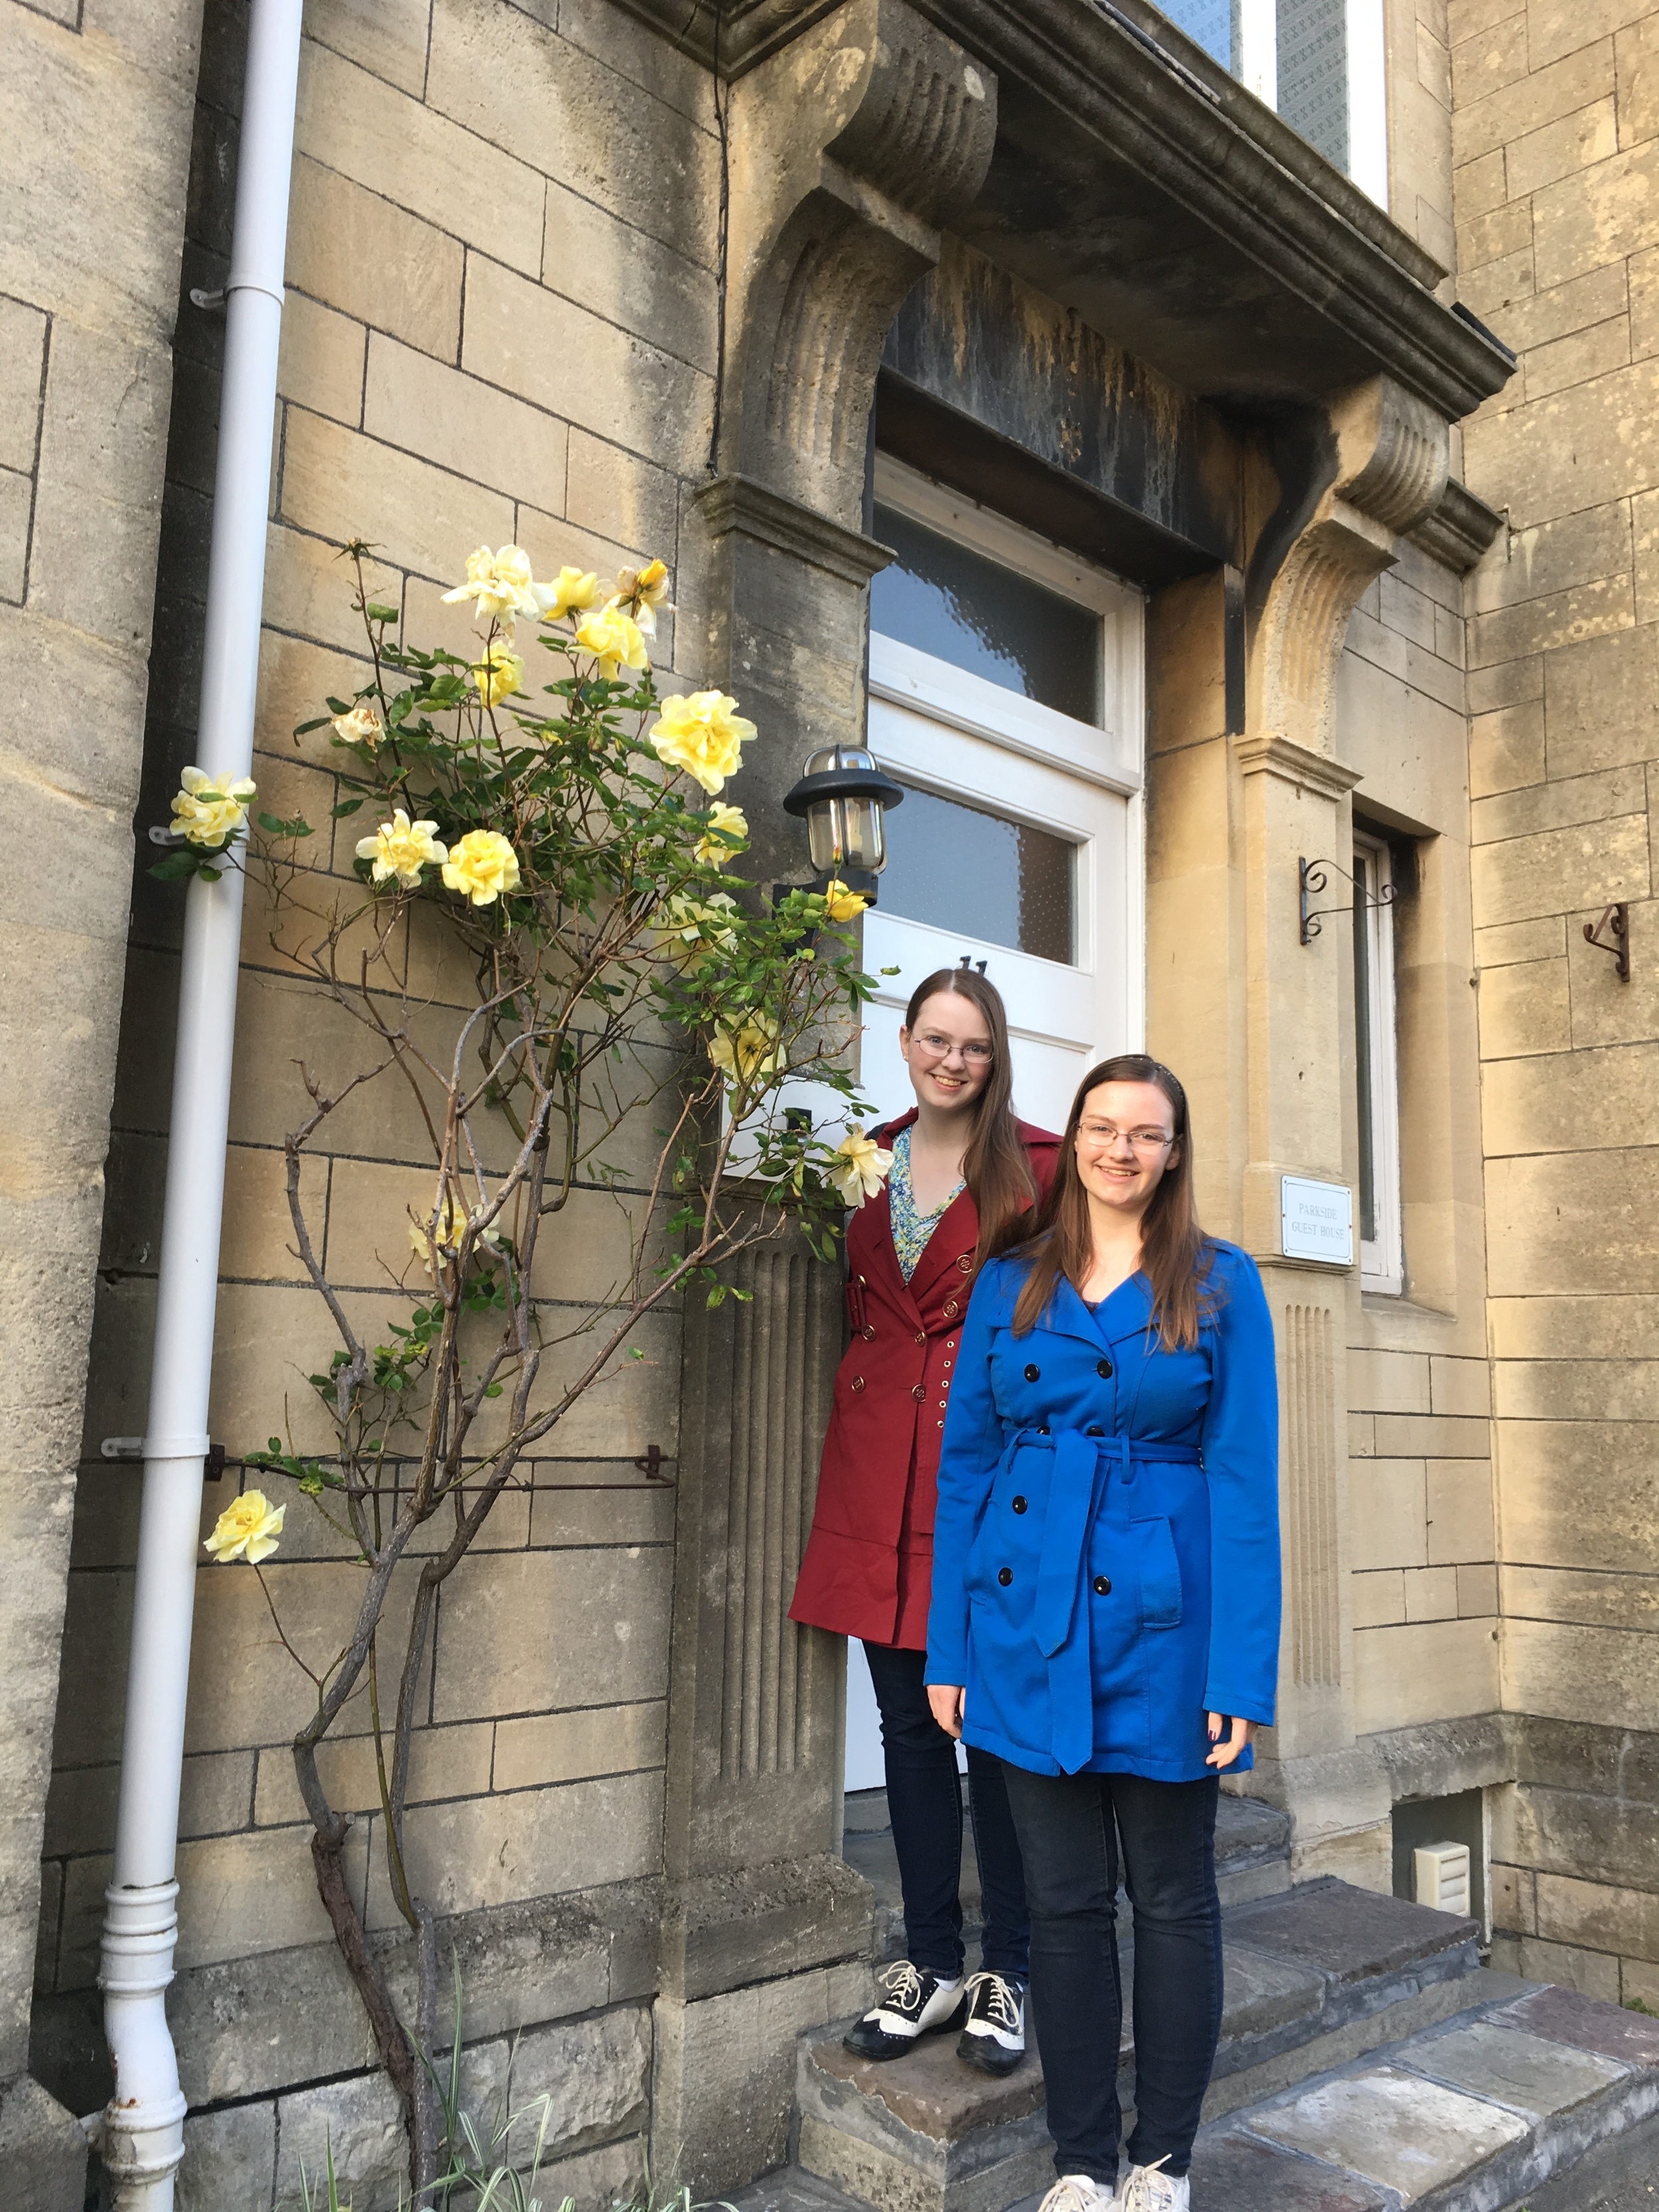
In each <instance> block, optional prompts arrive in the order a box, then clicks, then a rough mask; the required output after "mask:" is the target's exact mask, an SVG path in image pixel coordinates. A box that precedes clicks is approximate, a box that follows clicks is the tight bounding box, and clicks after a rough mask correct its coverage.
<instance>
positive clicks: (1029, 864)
mask: <svg viewBox="0 0 1659 2212" xmlns="http://www.w3.org/2000/svg"><path fill="white" fill-rule="evenodd" d="M1076 854H1077V848H1076V847H1075V846H1074V845H1072V844H1069V843H1067V842H1066V839H1065V838H1064V837H1055V836H1052V835H1051V834H1050V833H1049V832H1048V830H1046V829H1031V828H1030V826H1029V825H1028V824H1027V823H1024V822H1010V821H1009V820H1008V819H1007V818H1006V817H1005V816H1003V815H1000V814H991V813H987V811H985V810H984V809H983V808H981V807H978V806H966V805H963V803H962V801H961V800H960V799H941V798H940V797H939V794H938V793H936V792H932V791H919V790H917V789H916V787H915V786H914V785H913V784H907V785H906V786H905V795H904V802H903V804H902V805H900V806H895V807H893V808H891V809H890V811H889V813H888V816H887V866H886V868H885V870H884V872H883V875H882V878H881V894H880V902H881V906H882V908H883V909H884V911H885V912H886V913H889V914H898V915H904V916H905V917H906V919H907V920H908V921H921V922H926V923H927V925H928V926H929V927H931V928H934V929H945V930H950V931H951V932H952V933H957V934H960V935H962V936H964V937H972V938H976V939H979V940H980V941H981V943H983V944H987V945H1009V946H1011V947H1012V949H1013V950H1014V951H1016V952H1031V953H1035V954H1036V957H1037V958H1038V959H1040V960H1060V961H1064V962H1066V963H1070V962H1071V961H1072V960H1073V959H1074V958H1075V957H1076V955H1075V952H1074V950H1073V947H1074V944H1075V923H1074V919H1073V904H1074V899H1075V892H1074V888H1073V878H1074V876H1075V872H1076V866H1075V863H1076Z"/></svg>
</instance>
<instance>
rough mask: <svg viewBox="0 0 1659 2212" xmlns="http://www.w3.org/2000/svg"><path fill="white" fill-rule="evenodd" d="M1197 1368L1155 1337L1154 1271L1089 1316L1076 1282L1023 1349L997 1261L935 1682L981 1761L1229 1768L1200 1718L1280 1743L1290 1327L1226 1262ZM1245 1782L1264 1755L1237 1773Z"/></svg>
mask: <svg viewBox="0 0 1659 2212" xmlns="http://www.w3.org/2000/svg"><path fill="white" fill-rule="evenodd" d="M1214 1250H1215V1259H1214V1264H1213V1267H1212V1273H1211V1283H1212V1304H1213V1305H1214V1311H1213V1313H1212V1315H1211V1316H1210V1317H1209V1318H1208V1319H1206V1321H1205V1322H1204V1324H1203V1326H1202V1328H1201V1330H1200V1339H1199V1343H1198V1346H1197V1349H1196V1350H1194V1351H1192V1352H1165V1351H1164V1350H1162V1349H1161V1348H1160V1346H1159V1345H1158V1339H1157V1338H1156V1336H1154V1335H1152V1334H1151V1333H1150V1330H1149V1323H1150V1321H1151V1317H1152V1292H1151V1289H1150V1286H1149V1285H1148V1284H1147V1282H1146V1278H1145V1277H1144V1276H1143V1275H1139V1274H1137V1275H1133V1276H1132V1277H1131V1278H1130V1279H1129V1280H1128V1281H1127V1283H1124V1284H1121V1285H1120V1286H1119V1288H1118V1289H1117V1290H1115V1291H1114V1292H1113V1293H1112V1295H1111V1297H1109V1298H1108V1299H1106V1300H1105V1301H1104V1302H1103V1304H1101V1305H1100V1306H1099V1307H1098V1308H1097V1309H1096V1310H1092V1311H1091V1309H1090V1308H1089V1307H1088V1306H1087V1305H1085V1304H1084V1302H1083V1300H1082V1298H1081V1297H1079V1295H1078V1293H1077V1291H1075V1290H1074V1289H1073V1286H1072V1285H1071V1284H1070V1283H1068V1282H1066V1281H1065V1280H1063V1279H1062V1280H1061V1282H1060V1287H1059V1289H1058V1291H1057V1292H1056V1294H1055V1297H1054V1303H1053V1305H1052V1308H1051V1310H1050V1311H1049V1313H1048V1315H1047V1316H1045V1318H1044V1319H1043V1320H1042V1321H1041V1322H1038V1324H1037V1325H1036V1328H1034V1329H1032V1330H1031V1331H1030V1334H1028V1335H1025V1336H1019V1337H1017V1336H1016V1335H1015V1334H1013V1329H1012V1322H1013V1311H1014V1302H1015V1300H1016V1298H1017V1297H1018V1295H1019V1290H1020V1285H1021V1284H1022V1282H1023V1281H1024V1273H1025V1270H1024V1265H1023V1263H1022V1262H1021V1261H1019V1260H1018V1258H1013V1257H1011V1258H1006V1259H1002V1260H998V1261H993V1262H991V1263H990V1264H989V1265H988V1266H987V1267H986V1268H985V1270H984V1272H983V1273H982V1274H981V1278H980V1280H979V1282H978V1284H977V1285H975V1290H974V1294H973V1297H972V1300H971V1302H970V1303H969V1308H968V1313H967V1317H966V1320H965V1321H964V1322H963V1332H962V1346H961V1351H960V1352H959V1354H958V1357H957V1371H956V1375H955V1376H954V1378H953V1387H952V1389H951V1394H950V1412H949V1413H948V1415H947V1416H946V1419H945V1443H944V1450H943V1453H942V1455H941V1457H940V1460H939V1507H938V1514H937V1518H936V1520H935V1522H934V1529H933V1604H932V1607H931V1610H930V1612H929V1615H928V1626H927V1680H929V1681H930V1682H950V1683H959V1684H962V1685H963V1686H965V1688H966V1691H967V1703H966V1708H965V1714H964V1723H963V1735H964V1736H965V1737H966V1739H967V1741H969V1743H971V1744H975V1745H978V1746H979V1747H981V1749H983V1750H986V1751H990V1752H994V1753H996V1754H997V1755H998V1756H999V1757H1000V1758H1002V1759H1008V1760H1009V1761H1011V1762H1012V1764H1013V1765H1016V1766H1024V1767H1028V1768H1030V1770H1031V1771H1033V1772H1034V1773H1037V1774H1061V1773H1064V1774H1076V1773H1079V1772H1083V1771H1088V1772H1091V1773H1097V1774H1098V1773H1128V1774H1144V1775H1147V1776H1149V1777H1151V1778H1152V1779H1154V1780H1156V1781H1160V1782H1192V1781H1197V1780H1200V1779H1201V1778H1203V1776H1204V1775H1206V1773H1208V1772H1211V1771H1212V1769H1210V1768H1208V1767H1206V1765H1205V1763H1204V1762H1205V1757H1206V1753H1208V1751H1209V1749H1210V1743H1209V1740H1208V1735H1207V1732H1206V1723H1205V1717H1206V1714H1207V1713H1210V1712H1218V1713H1226V1714H1233V1715H1242V1716H1243V1717H1245V1718H1246V1719H1249V1720H1255V1721H1261V1722H1264V1723H1270V1722H1271V1721H1272V1719H1273V1696H1274V1689H1275V1686H1276V1681H1277V1677H1278V1672H1279V1409H1278V1387H1277V1383H1276V1381H1275V1376H1274V1370H1273V1322H1272V1318H1271V1316H1269V1313H1268V1310H1267V1299H1266V1297H1265V1296H1264V1295H1263V1292H1262V1289H1261V1278H1260V1276H1259V1275H1258V1274H1257V1273H1256V1270H1255V1265H1254V1263H1253V1262H1252V1261H1250V1259H1249V1257H1248V1255H1246V1254H1244V1253H1243V1252H1241V1251H1239V1250H1238V1249H1237V1247H1236V1246H1234V1245H1231V1244H1217V1245H1216V1247H1215V1248H1214ZM1250 1763H1251V1760H1250V1754H1249V1751H1248V1749H1247V1750H1246V1751H1245V1752H1244V1753H1243V1754H1242V1755H1241V1757H1240V1758H1239V1759H1237V1760H1236V1761H1235V1762H1234V1765H1232V1766H1231V1768H1230V1769H1229V1770H1228V1771H1230V1772H1232V1773H1237V1772H1238V1771H1241V1770H1242V1769H1243V1768H1244V1767H1246V1766H1248V1765H1250Z"/></svg>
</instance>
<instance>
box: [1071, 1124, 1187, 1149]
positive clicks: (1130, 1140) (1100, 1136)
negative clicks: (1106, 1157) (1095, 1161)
mask: <svg viewBox="0 0 1659 2212" xmlns="http://www.w3.org/2000/svg"><path fill="white" fill-rule="evenodd" d="M1078 1134H1079V1137H1081V1138H1082V1139H1083V1141H1084V1142H1085V1144H1086V1145H1091V1146H1094V1147H1095V1149H1096V1150H1097V1151H1098V1152H1110V1151H1111V1150H1112V1148H1113V1147H1114V1146H1115V1145H1120V1144H1128V1145H1132V1146H1133V1147H1134V1149H1135V1151H1136V1152H1167V1151H1168V1149H1169V1147H1170V1146H1171V1145H1172V1144H1174V1142H1175V1140H1176V1139H1175V1131H1174V1130H1173V1129H1115V1128H1114V1127H1112V1125H1111V1123H1110V1122H1109V1121H1085V1122H1083V1123H1082V1124H1080V1126H1079V1129H1078Z"/></svg>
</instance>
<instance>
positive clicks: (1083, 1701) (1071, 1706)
mask: <svg viewBox="0 0 1659 2212" xmlns="http://www.w3.org/2000/svg"><path fill="white" fill-rule="evenodd" d="M1039 1440H1040V1441H1041V1442H1042V1443H1044V1444H1047V1443H1050V1442H1052V1445H1053V1449H1054V1473H1053V1474H1052V1475H1051V1476H1050V1477H1049V1480H1048V1520H1047V1524H1046V1526H1045V1527H1044V1529H1043V1534H1042V1558H1041V1559H1040V1560H1039V1562H1038V1565H1037V1578H1036V1601H1035V1606H1034V1608H1033V1613H1034V1620H1033V1625H1034V1628H1035V1632H1036V1641H1037V1649H1038V1650H1039V1651H1041V1653H1042V1656H1043V1657H1044V1658H1045V1659H1046V1660H1047V1661H1048V1699H1049V1710H1050V1711H1051V1713H1052V1714H1053V1716H1054V1742H1053V1746H1052V1749H1053V1751H1054V1757H1055V1759H1057V1760H1058V1761H1059V1762H1060V1767H1061V1770H1062V1771H1064V1772H1065V1773H1066V1774H1077V1773H1079V1772H1081V1771H1082V1770H1083V1768H1084V1767H1085V1766H1086V1765H1088V1763H1089V1761H1090V1759H1091V1758H1092V1757H1093V1756H1094V1748H1095V1687H1094V1672H1093V1666H1092V1654H1091V1639H1090V1635H1089V1620H1090V1608H1089V1607H1088V1605H1087V1604H1086V1603H1085V1604H1084V1606H1083V1614H1082V1619H1081V1620H1080V1621H1079V1622H1078V1625H1077V1633H1076V1634H1075V1635H1073V1620H1074V1618H1075V1616H1076V1614H1077V1611H1078V1606H1079V1593H1080V1592H1081V1590H1082V1589H1083V1585H1084V1583H1085V1580H1086V1574H1085V1569H1086V1567H1087V1564H1088V1560H1087V1552H1088V1543H1089V1530H1090V1528H1091V1525H1092V1524H1093V1522H1094V1517H1095V1514H1096V1511H1097V1508H1098V1504H1099V1498H1100V1492H1101V1489H1102V1486H1103V1484H1104V1483H1105V1482H1106V1480H1108V1479H1109V1474H1110V1470H1111V1469H1112V1468H1114V1467H1115V1468H1117V1469H1118V1471H1119V1474H1120V1477H1121V1480H1123V1481H1124V1482H1125V1483H1130V1482H1133V1480H1134V1470H1135V1468H1136V1467H1137V1466H1142V1467H1145V1466H1153V1465H1158V1464H1163V1465H1164V1466H1168V1465H1170V1464H1171V1463H1173V1464H1175V1465H1176V1466H1180V1467H1201V1466H1202V1465H1203V1456H1202V1455H1201V1454H1200V1452H1198V1451H1197V1450H1196V1449H1194V1447H1193V1446H1192V1445H1191V1444H1163V1443H1149V1442H1147V1441H1146V1440H1145V1439H1143V1438H1141V1437H1125V1436H1105V1437H1091V1436H1087V1435H1085V1432H1084V1431H1082V1430H1081V1429H1061V1430H1060V1431H1058V1432H1057V1433H1052V1434H1051V1436H1048V1437H1045V1436H1043V1434H1042V1431H1041V1430H1039V1429H1023V1430H1021V1431H1020V1432H1019V1435H1018V1437H1016V1438H1015V1440H1014V1441H1015V1443H1016V1446H1017V1447H1018V1445H1020V1444H1026V1443H1032V1444H1035V1443H1038V1442H1039Z"/></svg>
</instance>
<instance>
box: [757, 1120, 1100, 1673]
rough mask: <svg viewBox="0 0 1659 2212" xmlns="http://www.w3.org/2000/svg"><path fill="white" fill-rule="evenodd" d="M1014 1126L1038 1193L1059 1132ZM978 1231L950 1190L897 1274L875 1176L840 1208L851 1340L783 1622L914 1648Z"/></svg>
mask: <svg viewBox="0 0 1659 2212" xmlns="http://www.w3.org/2000/svg"><path fill="white" fill-rule="evenodd" d="M915 1118H916V1115H915V1108H914V1107H913V1108H912V1109H911V1110H910V1111H909V1113H908V1114H903V1115H900V1116H899V1118H898V1119H897V1120H896V1121H890V1122H888V1123H887V1124H886V1125H885V1126H884V1127H882V1128H879V1129H877V1130H874V1131H873V1132H872V1134H873V1135H874V1136H875V1137H876V1139H877V1140H878V1142H879V1143H882V1144H890V1143H891V1141H892V1139H894V1138H895V1137H896V1135H897V1134H898V1133H899V1131H900V1130H901V1129H908V1127H910V1125H911V1123H912V1122H913V1121H915ZM1018 1129H1019V1136H1020V1142H1021V1143H1022V1144H1023V1145H1024V1146H1025V1148H1026V1152H1027V1155H1028V1157H1029V1158H1030V1163H1031V1172H1032V1175H1033V1176H1034V1177H1035V1178H1036V1185H1037V1189H1038V1192H1039V1194H1042V1193H1043V1192H1046V1191H1047V1189H1048V1185H1049V1184H1050V1183H1051V1182H1053V1180H1054V1164H1055V1162H1056V1160H1057V1158H1058V1157H1059V1152H1060V1139H1059V1138H1058V1137H1056V1136H1053V1135H1051V1134H1050V1133H1049V1132H1048V1130H1046V1129H1038V1128H1034V1127H1032V1126H1031V1124H1030V1122H1028V1121H1021V1122H1020V1123H1018ZM978 1242H979V1214H978V1212H977V1211H976V1210H975V1206H974V1201H973V1200H972V1198H971V1197H970V1196H969V1194H968V1193H967V1192H966V1191H965V1190H964V1191H963V1192H962V1194H960V1195H959V1196H958V1197H957V1198H955V1199H953V1200H951V1204H950V1206H948V1207H947V1208H946V1209H945V1212H944V1214H943V1215H942V1216H941V1217H940V1219H939V1225H938V1226H937V1227H936V1228H935V1229H934V1231H933V1235H932V1237H929V1239H928V1240H927V1249H926V1250H925V1251H924V1252H923V1254H922V1255H921V1259H920V1260H919V1261H917V1263H916V1272H915V1274H914V1275H913V1276H912V1277H911V1279H910V1280H909V1281H908V1283H907V1282H906V1281H905V1279H904V1276H903V1273H902V1271H901V1269H900V1267H899V1263H898V1254H897V1252H896V1250H895V1249H894V1246H893V1229H892V1216H891V1214H890V1211H889V1207H888V1200H887V1188H886V1186H885V1184H884V1185H883V1186H882V1188H881V1189H880V1191H879V1192H878V1194H877V1195H876V1196H875V1197H874V1198H871V1199H866V1200H865V1202H864V1204H863V1205H862V1206H860V1208H859V1210H858V1212H856V1213H855V1214H854V1217H853V1219H852V1222H851V1224H850V1225H849V1226H848V1231H847V1276H848V1279H847V1310H848V1318H849V1319H850V1321H851V1322H852V1325H853V1341H852V1344H851V1346H850V1347H849V1349H848V1352H847V1356H846V1357H845V1358H844V1359H843V1360H842V1363H841V1366H840V1368H839V1370H837V1372H836V1391H835V1401H834V1407H833V1410H832V1411H831V1413H830V1415H829V1434H828V1435H827V1436H826V1437H825V1438H824V1440H823V1463H822V1465H821V1467H820V1469H819V1473H818V1494H817V1506H816V1508H815V1509H814V1511H813V1515H812V1529H811V1534H810V1535H809V1536H808V1538H807V1540H806V1552H805V1557H804V1558H803V1559H802V1560H801V1564H800V1575H799V1580H798V1581H797V1582H796V1584H795V1595H794V1598H793V1601H792V1602H791V1605H790V1607H789V1618H790V1619H791V1620H798V1621H800V1622H801V1623H802V1624H803V1625H804V1626H807V1627H811V1628H828V1629H832V1630H833V1631H834V1632H836V1634H837V1635H840V1636H857V1637H861V1638H864V1639H865V1640H866V1641H867V1642H869V1643H872V1644H898V1645H900V1646H902V1648H903V1649H904V1650H909V1651H921V1650H926V1649H927V1604H928V1599H929V1597H930V1595H931V1594H932V1584H933V1504H934V1499H935V1496H936V1494H937V1482H938V1475H939V1445H940V1443H941V1442H942V1440H943V1438H944V1434H945V1406H946V1404H947V1403H948V1401H949V1396H950V1389H951V1374H952V1372H953V1371H954V1369H955V1365H956V1355H957V1345H958V1342H959V1340H960V1336H961V1324H962V1317H963V1315H964V1314H965V1313H966V1312H967V1310H968V1293H969V1291H971V1290H972V1289H973V1287H974V1247H975V1245H976V1244H977V1243H978Z"/></svg>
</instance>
